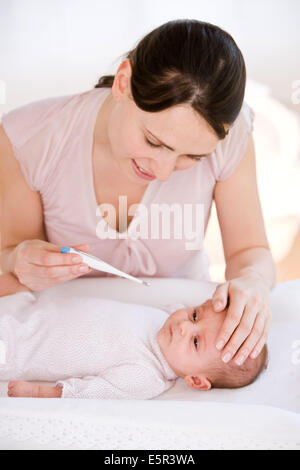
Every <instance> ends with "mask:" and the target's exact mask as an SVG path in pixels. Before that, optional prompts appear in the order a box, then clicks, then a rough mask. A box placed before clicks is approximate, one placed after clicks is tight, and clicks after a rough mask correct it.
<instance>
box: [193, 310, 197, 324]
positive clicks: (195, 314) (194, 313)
mask: <svg viewBox="0 0 300 470" xmlns="http://www.w3.org/2000/svg"><path fill="white" fill-rule="evenodd" d="M193 320H194V321H196V320H197V313H196V310H194V311H193Z"/></svg>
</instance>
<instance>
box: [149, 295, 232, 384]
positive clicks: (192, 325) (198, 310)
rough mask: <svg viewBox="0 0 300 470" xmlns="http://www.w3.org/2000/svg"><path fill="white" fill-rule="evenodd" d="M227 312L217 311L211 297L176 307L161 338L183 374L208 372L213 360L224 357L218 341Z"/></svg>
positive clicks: (171, 362) (173, 365) (174, 366)
mask: <svg viewBox="0 0 300 470" xmlns="http://www.w3.org/2000/svg"><path fill="white" fill-rule="evenodd" d="M225 315H226V310H224V311H222V312H218V313H216V312H215V311H214V309H213V306H212V301H211V299H209V300H207V301H206V302H205V303H204V304H202V305H199V306H197V307H186V308H182V309H179V310H176V312H174V313H172V315H170V316H169V318H168V319H167V320H166V322H165V323H164V325H163V327H162V328H161V329H160V330H159V332H158V335H157V341H158V344H159V346H160V348H161V351H162V353H163V354H164V357H165V359H166V360H167V362H168V364H169V366H170V367H171V369H173V371H174V372H175V373H176V374H177V375H178V376H179V377H185V376H190V375H191V376H193V375H197V374H199V373H205V372H207V371H208V370H209V364H210V363H211V362H212V361H215V360H216V359H219V360H220V356H221V353H220V351H218V350H217V348H216V346H215V343H216V339H217V334H218V332H219V330H220V328H221V326H222V324H223V321H224V318H225Z"/></svg>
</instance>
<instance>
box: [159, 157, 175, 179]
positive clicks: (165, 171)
mask: <svg viewBox="0 0 300 470" xmlns="http://www.w3.org/2000/svg"><path fill="white" fill-rule="evenodd" d="M175 167H176V158H165V159H163V160H161V161H157V165H156V169H155V175H156V178H157V179H158V180H159V181H167V180H168V179H169V178H170V176H171V174H172V173H173V171H174V170H175Z"/></svg>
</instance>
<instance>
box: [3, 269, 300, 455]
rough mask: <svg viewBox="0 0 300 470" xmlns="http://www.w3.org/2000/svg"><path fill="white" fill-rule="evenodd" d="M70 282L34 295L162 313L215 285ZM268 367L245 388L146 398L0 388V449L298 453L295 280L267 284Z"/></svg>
mask: <svg viewBox="0 0 300 470" xmlns="http://www.w3.org/2000/svg"><path fill="white" fill-rule="evenodd" d="M149 280H150V282H151V287H144V286H141V285H138V284H135V283H133V282H130V281H127V280H124V279H109V278H104V279H101V278H98V279H76V280H74V281H71V282H69V283H66V284H64V285H61V286H56V287H53V288H51V289H48V290H47V291H46V292H41V293H35V295H37V296H41V295H49V294H51V295H55V296H57V297H59V296H62V297H64V296H69V295H72V293H74V294H75V293H76V295H83V296H87V295H99V296H100V297H107V298H114V299H116V300H121V301H128V302H136V303H141V304H145V305H153V306H157V307H162V306H163V305H165V304H168V303H173V302H179V303H185V304H187V305H194V304H197V303H198V304H199V303H201V302H203V301H205V300H206V299H207V298H210V297H211V296H212V294H213V292H214V290H215V287H216V284H215V283H211V282H203V283H199V282H196V281H190V280H187V279H157V278H156V279H149ZM271 299H272V312H273V324H272V328H271V332H270V335H269V340H268V345H269V366H268V369H267V370H266V371H264V372H263V373H262V374H261V376H260V377H259V379H258V380H257V381H256V382H255V383H254V384H252V385H250V386H248V387H245V388H242V389H236V390H218V389H214V390H210V391H208V392H199V391H194V390H192V389H190V388H188V387H187V386H186V385H185V384H184V382H183V380H181V379H178V380H177V383H176V385H175V386H174V387H173V388H172V389H171V390H168V391H167V392H166V393H164V394H162V395H161V396H159V397H157V398H156V399H154V400H149V401H131V400H103V401H97V400H79V399H78V400H74V399H65V400H61V399H58V400H55V399H40V400H38V399H31V398H8V397H5V395H6V388H7V384H6V383H2V384H1V387H0V391H1V395H2V398H0V449H8V448H12V449H17V448H20V449H21V448H22V449H30V448H32V449H38V448H41V449H46V448H51V449H56V448H57V449H61V448H74V449H84V448H91V449H223V448H224V449H246V448H251V449H276V448H284V449H300V414H299V412H300V279H299V280H296V281H290V282H286V283H283V284H279V285H277V286H276V287H275V288H274V290H273V292H272V294H271Z"/></svg>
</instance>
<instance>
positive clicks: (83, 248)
mask: <svg viewBox="0 0 300 470" xmlns="http://www.w3.org/2000/svg"><path fill="white" fill-rule="evenodd" d="M72 248H75V250H80V251H84V252H87V251H89V249H90V247H89V245H87V244H85V245H73V246H72Z"/></svg>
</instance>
